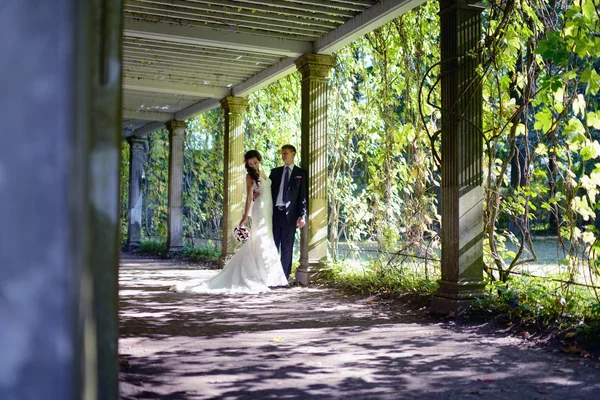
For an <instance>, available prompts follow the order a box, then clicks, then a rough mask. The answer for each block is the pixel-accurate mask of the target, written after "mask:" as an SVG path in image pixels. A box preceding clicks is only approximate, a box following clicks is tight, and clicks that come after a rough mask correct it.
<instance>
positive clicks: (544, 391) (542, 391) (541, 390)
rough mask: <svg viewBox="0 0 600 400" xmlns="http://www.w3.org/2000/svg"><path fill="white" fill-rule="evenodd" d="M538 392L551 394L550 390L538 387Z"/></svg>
mask: <svg viewBox="0 0 600 400" xmlns="http://www.w3.org/2000/svg"><path fill="white" fill-rule="evenodd" d="M536 392H538V393H540V394H550V391H548V390H546V389H537V390H536Z"/></svg>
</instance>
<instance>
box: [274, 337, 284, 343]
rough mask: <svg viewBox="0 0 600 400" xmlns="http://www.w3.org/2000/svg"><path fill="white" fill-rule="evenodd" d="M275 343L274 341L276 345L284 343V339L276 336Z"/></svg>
mask: <svg viewBox="0 0 600 400" xmlns="http://www.w3.org/2000/svg"><path fill="white" fill-rule="evenodd" d="M273 341H274V342H275V343H283V338H282V337H279V336H275V337H274V338H273Z"/></svg>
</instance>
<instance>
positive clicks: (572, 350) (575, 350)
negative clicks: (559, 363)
mask: <svg viewBox="0 0 600 400" xmlns="http://www.w3.org/2000/svg"><path fill="white" fill-rule="evenodd" d="M560 351H562V352H563V353H569V354H573V353H581V349H580V348H579V346H577V345H576V344H569V345H567V346H566V347H563V348H562V349H560Z"/></svg>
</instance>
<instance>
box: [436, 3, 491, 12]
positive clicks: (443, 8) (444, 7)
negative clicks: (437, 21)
mask: <svg viewBox="0 0 600 400" xmlns="http://www.w3.org/2000/svg"><path fill="white" fill-rule="evenodd" d="M439 3H440V11H439V13H438V15H442V14H444V13H446V12H448V11H450V10H457V9H463V10H470V11H475V12H479V13H482V12H483V11H484V10H485V7H484V6H482V5H481V4H480V0H439Z"/></svg>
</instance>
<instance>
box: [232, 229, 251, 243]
mask: <svg viewBox="0 0 600 400" xmlns="http://www.w3.org/2000/svg"><path fill="white" fill-rule="evenodd" d="M233 236H234V237H235V238H236V240H237V241H238V242H245V241H246V240H248V238H249V237H250V231H248V229H246V227H245V226H236V227H235V228H234V229H233Z"/></svg>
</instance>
